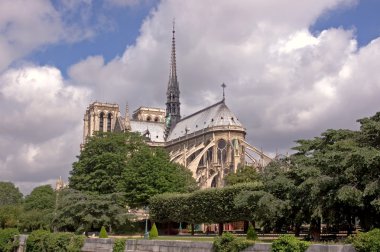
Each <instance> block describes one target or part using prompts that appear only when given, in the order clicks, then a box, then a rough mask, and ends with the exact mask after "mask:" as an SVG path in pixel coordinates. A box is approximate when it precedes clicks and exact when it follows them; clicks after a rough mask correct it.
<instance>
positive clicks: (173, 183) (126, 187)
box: [69, 132, 196, 207]
mask: <svg viewBox="0 0 380 252" xmlns="http://www.w3.org/2000/svg"><path fill="white" fill-rule="evenodd" d="M69 180H70V188H73V189H76V190H80V191H86V192H95V193H98V194H110V193H115V192H123V193H124V194H125V196H126V201H127V204H128V205H129V206H130V207H143V206H147V205H148V200H149V198H150V197H151V196H153V195H156V194H159V193H164V192H187V191H191V190H194V189H196V183H195V180H194V179H193V178H192V174H191V172H190V171H188V170H187V169H186V168H184V167H182V166H179V165H178V164H175V163H172V162H170V158H169V155H168V153H167V152H166V151H165V150H163V149H162V148H158V147H157V148H153V147H149V146H148V145H147V144H146V143H145V142H144V141H143V138H142V137H141V136H140V135H138V134H136V133H130V132H126V133H115V132H112V133H111V132H105V133H98V134H96V135H95V136H94V137H91V138H89V139H88V142H87V143H86V145H85V148H84V150H82V152H81V154H80V156H79V157H78V161H77V162H75V163H74V164H73V170H72V171H71V177H70V178H69Z"/></svg>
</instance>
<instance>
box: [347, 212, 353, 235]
mask: <svg viewBox="0 0 380 252" xmlns="http://www.w3.org/2000/svg"><path fill="white" fill-rule="evenodd" d="M347 222H348V228H347V236H350V235H352V231H353V226H352V217H351V215H348V216H347Z"/></svg>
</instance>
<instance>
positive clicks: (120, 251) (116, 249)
mask: <svg viewBox="0 0 380 252" xmlns="http://www.w3.org/2000/svg"><path fill="white" fill-rule="evenodd" d="M126 240H127V239H115V242H114V244H113V248H112V252H124V250H125V241H126Z"/></svg>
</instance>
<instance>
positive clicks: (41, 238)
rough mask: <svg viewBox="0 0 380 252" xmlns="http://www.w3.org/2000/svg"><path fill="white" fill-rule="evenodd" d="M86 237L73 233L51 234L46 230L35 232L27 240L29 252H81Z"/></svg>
mask: <svg viewBox="0 0 380 252" xmlns="http://www.w3.org/2000/svg"><path fill="white" fill-rule="evenodd" d="M84 239H85V237H84V236H83V235H75V234H73V233H50V232H49V231H46V230H36V231H33V232H32V233H31V234H30V235H29V236H28V239H27V240H26V251H27V252H40V251H45V252H80V251H81V249H82V247H83V243H84Z"/></svg>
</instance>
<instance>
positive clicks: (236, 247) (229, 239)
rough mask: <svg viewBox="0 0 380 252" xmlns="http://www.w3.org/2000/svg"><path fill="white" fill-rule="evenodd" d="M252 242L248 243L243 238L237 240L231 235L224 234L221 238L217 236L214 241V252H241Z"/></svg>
mask: <svg viewBox="0 0 380 252" xmlns="http://www.w3.org/2000/svg"><path fill="white" fill-rule="evenodd" d="M252 244H253V243H252V242H248V241H246V240H244V239H241V238H236V237H235V236H234V235H233V234H231V233H228V232H227V233H223V234H222V235H221V236H217V237H215V239H214V243H213V250H214V251H215V252H239V251H242V250H244V249H246V248H248V247H249V246H250V245H252Z"/></svg>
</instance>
